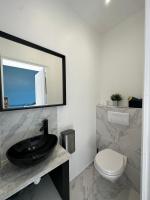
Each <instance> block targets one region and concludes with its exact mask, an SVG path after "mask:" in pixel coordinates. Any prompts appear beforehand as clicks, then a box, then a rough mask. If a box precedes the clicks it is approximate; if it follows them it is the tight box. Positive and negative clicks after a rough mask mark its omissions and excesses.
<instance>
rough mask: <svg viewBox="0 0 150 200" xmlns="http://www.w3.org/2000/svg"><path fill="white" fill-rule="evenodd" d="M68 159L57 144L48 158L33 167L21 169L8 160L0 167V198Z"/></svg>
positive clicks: (5, 196)
mask: <svg viewBox="0 0 150 200" xmlns="http://www.w3.org/2000/svg"><path fill="white" fill-rule="evenodd" d="M68 160H69V154H68V153H67V152H66V151H65V150H64V149H63V148H62V147H61V146H60V145H57V146H56V147H55V149H54V150H53V151H52V153H51V154H50V156H49V158H47V159H46V160H44V161H43V162H41V163H39V164H37V165H35V166H33V167H30V168H27V169H22V168H19V167H16V166H14V165H12V164H11V163H10V162H8V163H7V164H6V165H5V166H4V167H3V168H1V169H0V200H6V199H7V198H9V197H11V196H12V195H14V194H15V193H17V192H19V191H20V190H22V189H24V188H25V187H27V186H28V185H30V184H31V183H33V182H34V181H35V180H36V179H38V178H41V177H42V176H44V175H46V174H47V173H49V172H50V171H52V170H53V169H55V168H56V167H58V166H59V165H61V164H63V163H65V162H66V161H68Z"/></svg>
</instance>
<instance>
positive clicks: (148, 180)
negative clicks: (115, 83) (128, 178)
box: [141, 0, 150, 200]
mask: <svg viewBox="0 0 150 200" xmlns="http://www.w3.org/2000/svg"><path fill="white" fill-rule="evenodd" d="M145 8H146V9H145V10H146V23H145V25H146V34H145V71H144V74H145V77H144V112H143V116H144V117H143V142H142V174H141V178H142V185H141V199H142V200H149V199H150V189H149V188H150V123H149V122H150V0H146V7H145Z"/></svg>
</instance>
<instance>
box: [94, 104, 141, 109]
mask: <svg viewBox="0 0 150 200" xmlns="http://www.w3.org/2000/svg"><path fill="white" fill-rule="evenodd" d="M96 107H97V108H98V107H99V108H108V109H109V108H112V109H120V110H121V109H129V110H132V109H134V110H135V109H137V110H142V108H132V107H127V106H109V105H103V104H97V105H96Z"/></svg>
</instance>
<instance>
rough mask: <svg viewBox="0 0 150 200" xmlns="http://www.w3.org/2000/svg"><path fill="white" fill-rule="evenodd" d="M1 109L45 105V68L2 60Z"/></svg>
mask: <svg viewBox="0 0 150 200" xmlns="http://www.w3.org/2000/svg"><path fill="white" fill-rule="evenodd" d="M2 68H3V96H4V102H3V107H4V108H5V109H7V108H16V107H17V108H18V107H27V106H39V105H46V104H47V103H48V102H47V91H46V76H45V68H44V67H40V66H36V65H32V64H27V63H23V62H18V61H13V60H10V59H9V60H8V59H3V58H2Z"/></svg>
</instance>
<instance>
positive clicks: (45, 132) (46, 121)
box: [40, 119, 48, 135]
mask: <svg viewBox="0 0 150 200" xmlns="http://www.w3.org/2000/svg"><path fill="white" fill-rule="evenodd" d="M40 131H43V132H44V135H48V119H44V120H43V126H42V127H41V128H40Z"/></svg>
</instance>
